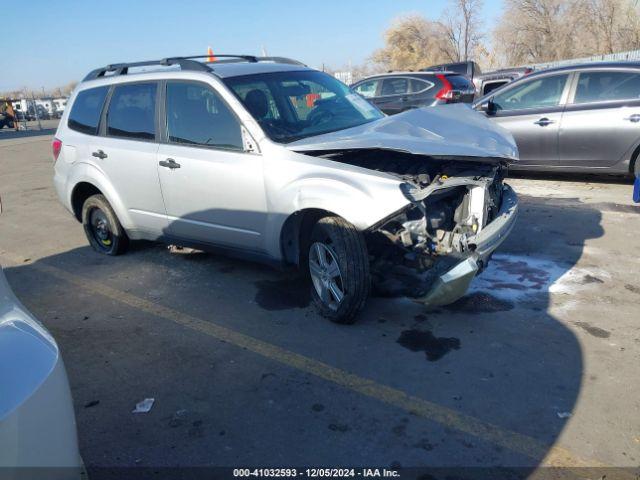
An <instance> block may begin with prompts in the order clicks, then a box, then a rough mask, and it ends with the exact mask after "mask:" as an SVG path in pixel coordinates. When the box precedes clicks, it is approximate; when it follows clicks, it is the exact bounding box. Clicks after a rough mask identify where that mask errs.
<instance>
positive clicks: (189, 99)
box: [157, 81, 267, 251]
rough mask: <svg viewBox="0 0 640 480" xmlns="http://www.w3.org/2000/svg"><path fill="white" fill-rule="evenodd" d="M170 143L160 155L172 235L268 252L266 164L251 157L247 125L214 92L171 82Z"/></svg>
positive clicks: (203, 86) (168, 92)
mask: <svg viewBox="0 0 640 480" xmlns="http://www.w3.org/2000/svg"><path fill="white" fill-rule="evenodd" d="M165 105H166V118H165V119H164V120H165V125H164V127H165V128H166V139H165V142H164V143H163V144H162V145H160V148H159V150H158V155H157V165H158V167H157V168H158V175H159V177H160V184H161V186H162V194H163V197H164V200H165V205H166V209H167V215H168V218H169V228H168V234H169V235H170V236H172V237H177V238H182V239H185V240H189V241H191V242H196V243H204V244H213V245H222V246H228V247H234V248H241V249H249V250H254V251H259V250H262V249H263V234H264V228H265V222H266V212H267V205H266V197H265V189H264V180H263V158H262V156H261V155H258V154H255V153H249V152H246V151H245V149H244V146H243V145H244V142H243V138H242V131H241V125H240V122H239V121H238V119H237V118H236V116H235V115H234V114H233V112H232V111H231V110H230V108H229V107H228V106H227V104H226V103H225V102H224V101H223V100H222V98H221V97H220V96H219V95H218V94H217V93H216V92H215V91H214V90H213V89H212V87H211V86H209V85H206V84H204V83H199V82H186V81H168V82H167V83H166V101H165Z"/></svg>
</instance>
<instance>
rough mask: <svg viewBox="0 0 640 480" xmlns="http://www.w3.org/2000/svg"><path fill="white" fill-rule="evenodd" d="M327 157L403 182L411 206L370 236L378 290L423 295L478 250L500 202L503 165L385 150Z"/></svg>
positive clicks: (374, 228)
mask: <svg viewBox="0 0 640 480" xmlns="http://www.w3.org/2000/svg"><path fill="white" fill-rule="evenodd" d="M322 156H323V157H324V158H327V159H330V160H334V161H339V162H342V163H348V164H351V165H356V166H360V167H363V168H368V169H372V170H376V171H380V172H385V173H388V174H390V175H393V176H396V177H399V178H401V179H402V180H403V181H404V183H403V184H402V185H401V189H402V192H403V194H404V195H405V197H407V199H409V200H410V201H411V205H410V206H409V207H407V208H405V209H403V210H402V211H400V212H397V213H395V214H394V215H392V216H391V217H389V218H387V219H385V220H383V221H382V222H380V223H378V224H377V225H375V226H373V227H372V228H371V229H370V230H369V232H368V233H367V236H366V239H367V245H368V248H369V253H370V255H371V269H372V273H373V275H374V278H376V280H377V281H376V282H375V284H376V286H377V290H378V291H379V293H392V294H396V293H400V294H403V295H408V296H419V295H422V294H424V292H425V290H426V289H427V288H428V285H429V284H430V279H431V278H434V277H435V276H437V275H439V274H441V273H442V272H443V271H445V270H446V268H448V266H450V265H451V264H452V263H454V262H455V261H458V260H459V259H460V258H463V257H464V256H466V255H468V254H469V252H472V251H473V250H474V244H473V238H474V236H475V235H477V234H478V233H479V232H480V231H481V230H482V229H483V228H484V227H485V226H486V225H487V224H488V223H489V222H491V221H492V220H493V218H494V217H495V215H496V213H497V211H498V210H499V208H500V204H501V201H502V191H503V186H502V181H503V177H504V168H503V166H502V165H501V164H500V163H499V162H498V161H494V159H486V161H485V162H486V163H485V162H483V161H478V160H470V159H468V160H465V159H459V158H455V159H454V158H449V159H447V158H437V159H436V158H431V157H424V156H416V155H412V154H404V153H400V152H389V151H384V150H370V151H362V150H360V151H341V152H337V153H331V154H326V155H322ZM480 160H483V159H480Z"/></svg>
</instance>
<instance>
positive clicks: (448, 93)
mask: <svg viewBox="0 0 640 480" xmlns="http://www.w3.org/2000/svg"><path fill="white" fill-rule="evenodd" d="M436 77H438V79H439V80H440V81H441V82H442V88H441V89H440V91H439V92H438V93H436V98H437V99H438V100H453V87H452V86H451V83H450V82H449V80H447V77H445V76H444V75H442V74H441V73H438V74H436Z"/></svg>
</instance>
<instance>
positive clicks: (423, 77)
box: [352, 72, 475, 115]
mask: <svg viewBox="0 0 640 480" xmlns="http://www.w3.org/2000/svg"><path fill="white" fill-rule="evenodd" d="M352 88H353V89H354V90H355V91H356V92H357V93H359V94H360V95H361V96H363V97H364V98H366V99H367V100H369V101H370V102H372V103H374V104H375V105H376V106H377V107H378V108H380V110H382V111H383V112H384V113H386V114H387V115H393V114H396V113H400V112H404V111H406V110H410V109H412V108H420V107H432V106H435V105H443V104H449V103H460V102H461V103H471V102H473V98H474V94H475V90H474V87H473V84H472V83H471V81H470V80H469V79H467V78H466V77H464V76H462V75H458V74H455V73H449V72H443V73H432V72H394V73H386V74H382V75H375V76H372V77H368V78H365V79H363V80H360V81H359V82H357V83H355V84H354V85H352Z"/></svg>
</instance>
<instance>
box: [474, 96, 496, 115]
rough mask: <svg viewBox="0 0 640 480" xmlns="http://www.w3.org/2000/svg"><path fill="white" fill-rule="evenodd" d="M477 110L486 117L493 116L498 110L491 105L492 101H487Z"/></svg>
mask: <svg viewBox="0 0 640 480" xmlns="http://www.w3.org/2000/svg"><path fill="white" fill-rule="evenodd" d="M478 108H479V109H480V110H481V111H483V112H484V113H486V114H487V115H495V113H496V112H497V111H498V109H497V108H496V104H495V103H493V100H492V99H489V100H487V101H486V102H482V103H481V104H480V106H479V107H478Z"/></svg>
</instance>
